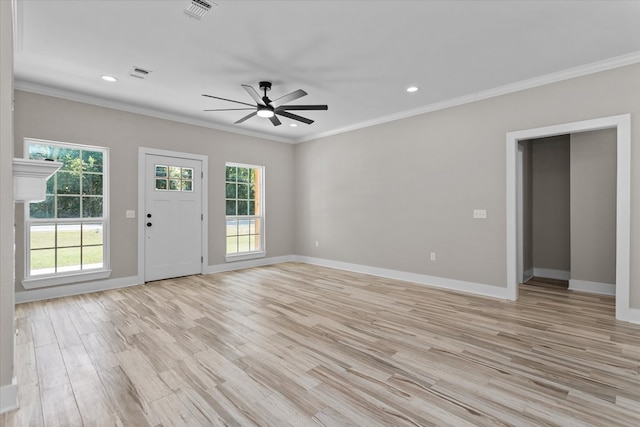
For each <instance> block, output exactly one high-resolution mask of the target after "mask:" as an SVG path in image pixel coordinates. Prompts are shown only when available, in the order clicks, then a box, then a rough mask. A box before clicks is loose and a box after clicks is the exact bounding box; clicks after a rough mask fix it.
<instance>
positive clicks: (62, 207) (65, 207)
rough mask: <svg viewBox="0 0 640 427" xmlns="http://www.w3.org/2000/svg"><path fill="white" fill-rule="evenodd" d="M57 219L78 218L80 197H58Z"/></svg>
mask: <svg viewBox="0 0 640 427" xmlns="http://www.w3.org/2000/svg"><path fill="white" fill-rule="evenodd" d="M57 199H58V218H80V197H72V196H58V197H57Z"/></svg>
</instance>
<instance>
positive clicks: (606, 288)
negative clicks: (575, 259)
mask: <svg viewBox="0 0 640 427" xmlns="http://www.w3.org/2000/svg"><path fill="white" fill-rule="evenodd" d="M569 290H570V291H580V292H589V293H592V294H601V295H614V296H615V294H616V285H614V284H611V283H598V282H589V281H587V280H577V279H570V280H569Z"/></svg>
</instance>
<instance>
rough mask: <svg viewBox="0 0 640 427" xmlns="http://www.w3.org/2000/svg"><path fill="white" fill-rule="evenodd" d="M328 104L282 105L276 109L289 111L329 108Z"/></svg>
mask: <svg viewBox="0 0 640 427" xmlns="http://www.w3.org/2000/svg"><path fill="white" fill-rule="evenodd" d="M328 109H329V107H327V106H326V105H281V106H279V107H278V108H276V111H289V110H328Z"/></svg>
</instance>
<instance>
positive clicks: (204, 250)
mask: <svg viewBox="0 0 640 427" xmlns="http://www.w3.org/2000/svg"><path fill="white" fill-rule="evenodd" d="M147 155H155V156H165V157H175V158H178V159H188V160H196V161H200V162H201V163H202V187H201V188H202V194H201V196H202V208H201V209H202V247H201V248H200V253H201V254H202V263H201V264H200V274H206V273H207V269H208V267H209V203H208V199H209V188H208V183H209V179H208V176H209V163H208V162H209V157H208V156H206V155H202V154H193V153H183V152H178V151H169V150H160V149H157V148H148V147H138V217H137V223H138V283H140V284H142V283H144V282H145V269H144V260H145V253H144V247H145V238H144V212H145V191H146V187H145V159H146V157H147Z"/></svg>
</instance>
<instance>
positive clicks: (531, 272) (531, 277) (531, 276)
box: [522, 268, 535, 282]
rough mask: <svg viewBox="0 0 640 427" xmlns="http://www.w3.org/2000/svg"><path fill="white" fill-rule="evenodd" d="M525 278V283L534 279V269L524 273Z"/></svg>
mask: <svg viewBox="0 0 640 427" xmlns="http://www.w3.org/2000/svg"><path fill="white" fill-rule="evenodd" d="M522 275H523V276H524V277H523V279H524V280H523V282H528V281H529V280H531V279H533V276H535V274H533V268H530V269H528V270H527V271H525V272H524V273H522Z"/></svg>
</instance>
